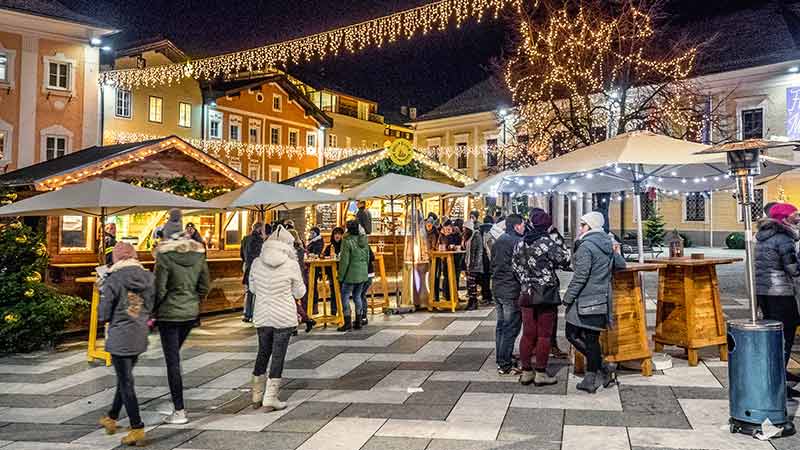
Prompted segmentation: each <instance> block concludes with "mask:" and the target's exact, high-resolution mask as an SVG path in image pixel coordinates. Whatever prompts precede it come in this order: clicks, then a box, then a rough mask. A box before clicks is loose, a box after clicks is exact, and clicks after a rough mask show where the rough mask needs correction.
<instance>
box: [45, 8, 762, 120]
mask: <svg viewBox="0 0 800 450" xmlns="http://www.w3.org/2000/svg"><path fill="white" fill-rule="evenodd" d="M430 1H431V0H284V1H274V0H273V1H252V0H206V1H189V0H124V1H120V0H61V2H62V3H64V4H65V5H66V6H68V7H70V8H72V9H73V10H75V11H77V12H80V13H83V14H86V15H89V16H92V17H96V18H97V19H100V20H103V21H105V22H107V23H109V24H111V25H113V26H115V27H117V28H119V29H122V30H124V31H125V39H137V38H138V39H141V38H148V37H152V36H156V35H161V36H164V37H167V38H169V39H171V40H172V41H173V42H175V44H176V45H177V46H178V47H180V48H181V49H183V50H184V51H185V52H186V53H188V54H189V55H190V56H192V57H201V56H208V55H213V54H219V53H223V52H228V51H233V50H238V49H243V48H251V47H257V46H260V45H265V44H268V43H270V42H275V41H279V40H284V39H288V38H292V37H298V36H303V35H307V34H312V33H315V32H320V31H324V30H326V29H330V28H334V27H338V26H343V25H348V24H351V23H355V22H358V21H362V20H366V19H370V18H374V17H378V16H381V15H385V14H389V13H392V12H396V11H400V10H402V9H406V8H409V7H414V6H418V5H420V4H424V3H429V2H430ZM765 1H769V0H704V1H703V2H698V1H696V0H670V1H669V3H668V4H667V12H668V18H669V20H670V21H674V22H681V21H685V20H697V19H698V18H702V17H703V16H704V15H708V14H715V13H721V12H725V11H727V10H731V9H734V8H746V7H747V6H750V5H753V4H758V3H761V2H765ZM698 3H702V4H703V5H702V6H697V4H698ZM509 30H510V28H509V21H508V20H507V19H501V20H499V21H492V20H489V21H486V22H484V23H482V24H479V25H476V24H470V25H468V26H465V27H462V28H461V29H455V27H452V28H450V29H449V30H448V31H447V32H445V33H439V32H436V33H433V34H431V35H428V36H425V37H416V38H414V39H413V40H411V41H404V42H400V43H397V44H395V45H392V46H387V47H384V48H383V49H376V50H368V51H364V52H361V53H359V54H357V55H347V56H339V57H336V58H328V59H326V60H324V61H321V62H315V63H312V64H309V65H305V66H302V67H289V68H288V70H289V71H290V72H291V73H293V74H295V75H297V76H298V77H299V78H301V79H302V78H303V77H304V76H306V77H307V78H310V79H312V80H313V81H317V82H318V81H320V80H324V83H325V84H326V85H328V86H329V87H338V88H339V89H341V90H344V91H346V92H348V93H351V94H354V95H358V96H362V97H365V98H369V99H373V100H376V101H378V102H380V104H381V111H383V112H385V111H386V110H389V109H391V110H397V109H399V107H400V105H411V106H417V107H418V109H419V110H420V111H421V112H424V111H427V110H430V109H431V108H433V107H435V106H437V105H439V104H441V103H443V102H445V101H447V100H448V99H449V98H451V97H453V96H455V95H456V94H458V93H459V92H461V91H463V90H465V89H467V88H468V87H470V86H472V85H473V84H475V83H478V82H480V81H482V80H484V79H485V78H487V77H488V76H490V75H492V74H493V73H495V72H496V62H497V61H498V58H502V57H503V55H504V54H508V53H509V49H510V47H511V43H510V40H509V39H510V34H509Z"/></svg>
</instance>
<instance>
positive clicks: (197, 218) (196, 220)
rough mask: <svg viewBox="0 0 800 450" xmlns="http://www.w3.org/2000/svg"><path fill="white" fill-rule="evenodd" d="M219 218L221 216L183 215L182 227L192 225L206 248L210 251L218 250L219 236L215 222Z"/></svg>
mask: <svg viewBox="0 0 800 450" xmlns="http://www.w3.org/2000/svg"><path fill="white" fill-rule="evenodd" d="M221 216H222V215H221V214H204V215H185V216H183V224H184V226H185V225H186V224H187V223H191V224H192V225H194V227H195V228H196V229H197V232H198V233H200V236H201V237H202V238H203V241H204V242H205V244H206V248H208V249H212V250H214V249H219V248H220V244H219V236H218V235H217V230H218V229H219V228H218V224H217V222H218V219H219V218H220V217H221Z"/></svg>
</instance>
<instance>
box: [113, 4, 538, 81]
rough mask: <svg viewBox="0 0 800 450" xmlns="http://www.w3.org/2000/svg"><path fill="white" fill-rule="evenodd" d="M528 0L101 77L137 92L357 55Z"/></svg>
mask: <svg viewBox="0 0 800 450" xmlns="http://www.w3.org/2000/svg"><path fill="white" fill-rule="evenodd" d="M521 3H522V0H440V1H437V2H434V3H430V4H427V5H422V6H419V7H416V8H413V9H409V10H405V11H401V12H397V13H394V14H390V15H388V16H383V17H379V18H377V19H372V20H367V21H365V22H360V23H357V24H353V25H348V26H345V27H341V28H336V29H333V30H329V31H325V32H322V33H318V34H313V35H310V36H305V37H301V38H298V39H292V40H289V41H284V42H278V43H275V44H270V45H266V46H263V47H257V48H253V49H249V50H243V51H238V52H233V53H227V54H224V55H219V56H212V57H208V58H202V59H197V60H194V61H188V62H185V63H179V64H170V65H163V66H154V67H148V68H145V69H124V70H112V71H108V72H103V73H101V74H100V77H99V79H100V82H101V83H102V84H106V85H110V86H121V87H125V88H135V87H139V86H147V87H151V86H158V85H164V84H172V83H177V82H179V81H180V80H181V79H183V78H195V79H212V78H215V77H219V76H223V77H224V76H229V75H232V74H235V73H238V72H241V71H253V70H262V69H266V68H269V67H274V66H277V65H280V64H285V63H293V62H304V61H310V60H311V59H312V58H320V59H321V58H324V57H325V56H326V55H329V54H332V55H334V56H335V55H338V54H339V52H345V51H346V52H348V53H355V52H357V51H361V50H364V49H366V48H369V47H373V48H380V47H382V46H383V45H384V44H391V43H394V42H396V41H397V40H398V39H403V38H404V39H411V38H412V37H414V36H416V35H426V34H428V33H430V32H432V31H444V30H445V29H446V28H447V27H448V26H449V25H450V24H455V26H456V27H460V26H461V25H462V24H463V23H464V22H465V21H466V20H468V19H474V20H476V21H478V22H480V21H481V20H482V19H483V18H484V16H486V15H487V13H490V14H491V15H492V16H493V17H494V18H495V19H496V18H497V17H498V16H499V14H500V11H502V10H503V9H505V8H507V7H509V6H511V7H515V8H517V9H519V8H520V6H521Z"/></svg>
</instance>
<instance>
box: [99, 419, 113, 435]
mask: <svg viewBox="0 0 800 450" xmlns="http://www.w3.org/2000/svg"><path fill="white" fill-rule="evenodd" d="M98 423H99V424H100V425H102V427H103V428H105V429H106V434H114V433H116V432H117V421H116V420H114V419H112V418H111V417H108V416H103V417H101V418H100V421H99V422H98Z"/></svg>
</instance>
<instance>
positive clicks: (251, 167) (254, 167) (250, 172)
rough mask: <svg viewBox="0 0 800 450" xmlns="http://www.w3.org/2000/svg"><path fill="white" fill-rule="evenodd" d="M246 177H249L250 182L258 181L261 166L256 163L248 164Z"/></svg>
mask: <svg viewBox="0 0 800 450" xmlns="http://www.w3.org/2000/svg"><path fill="white" fill-rule="evenodd" d="M247 176H248V177H250V179H251V180H260V179H261V164H259V163H257V162H250V163H249V164H248V166H247Z"/></svg>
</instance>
